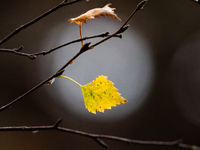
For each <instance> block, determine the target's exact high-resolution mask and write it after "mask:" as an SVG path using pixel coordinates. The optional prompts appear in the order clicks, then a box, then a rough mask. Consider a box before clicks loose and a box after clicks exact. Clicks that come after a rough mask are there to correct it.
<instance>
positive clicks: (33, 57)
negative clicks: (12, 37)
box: [0, 32, 122, 60]
mask: <svg viewBox="0 0 200 150" xmlns="http://www.w3.org/2000/svg"><path fill="white" fill-rule="evenodd" d="M107 36H109V32H105V33H101V34H98V35H93V36H89V37H84V38H80V39H77V40H73V41H70V42H67V43H65V44H62V45H60V46H57V47H55V48H52V49H50V50H47V51H42V52H36V53H32V54H29V53H24V52H21V50H22V49H23V46H21V47H19V48H14V49H5V48H0V52H7V53H14V54H17V55H21V56H25V57H28V58H30V59H32V60H34V59H36V58H37V57H38V56H40V55H43V56H44V55H47V54H50V53H51V52H54V51H56V50H58V49H60V48H62V47H65V46H68V45H70V44H73V43H76V42H80V41H84V40H88V39H93V38H98V37H102V38H104V37H107ZM115 37H118V38H121V37H122V35H120V34H119V35H116V36H115Z"/></svg>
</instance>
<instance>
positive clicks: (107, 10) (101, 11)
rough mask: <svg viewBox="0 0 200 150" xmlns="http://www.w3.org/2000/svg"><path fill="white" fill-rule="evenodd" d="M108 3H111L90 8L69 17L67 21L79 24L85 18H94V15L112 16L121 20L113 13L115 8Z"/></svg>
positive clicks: (83, 21)
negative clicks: (76, 15) (101, 6)
mask: <svg viewBox="0 0 200 150" xmlns="http://www.w3.org/2000/svg"><path fill="white" fill-rule="evenodd" d="M110 5H111V3H109V4H107V5H105V6H104V7H103V8H94V9H91V10H89V11H87V12H86V13H84V14H82V15H80V16H78V17H76V18H71V19H69V22H70V23H74V22H75V23H77V24H79V25H80V24H82V23H86V20H89V19H94V18H95V17H96V18H99V17H100V16H104V17H105V16H109V17H113V18H115V19H117V20H119V21H121V19H120V18H119V17H118V16H117V15H116V14H115V13H114V10H115V8H111V7H109V6H110Z"/></svg>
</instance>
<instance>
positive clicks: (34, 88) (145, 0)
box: [0, 0, 148, 112]
mask: <svg viewBox="0 0 200 150" xmlns="http://www.w3.org/2000/svg"><path fill="white" fill-rule="evenodd" d="M147 1H148V0H143V1H142V2H140V3H139V4H138V5H137V7H136V9H135V10H134V11H133V13H132V14H131V15H130V17H129V18H128V19H127V20H126V21H125V23H124V24H123V25H122V26H121V27H120V28H119V30H118V31H117V32H115V33H113V34H112V35H110V36H108V37H107V38H104V39H103V40H101V41H99V42H97V43H96V44H94V45H92V46H89V45H90V44H91V43H85V44H84V45H83V47H82V48H81V49H80V51H79V52H78V53H77V54H76V55H75V56H74V57H72V58H71V59H70V60H69V61H68V62H67V63H66V64H65V65H63V66H62V67H61V68H60V69H59V70H58V71H57V72H56V73H55V74H53V75H51V76H50V77H48V78H47V79H45V80H44V81H42V82H41V83H39V84H38V85H36V86H35V87H33V88H32V89H30V90H29V91H28V92H26V93H24V94H22V95H21V96H20V97H18V98H16V99H15V100H13V101H11V102H10V103H8V104H6V105H4V106H2V107H1V108H0V112H1V111H3V110H5V109H6V108H9V107H10V106H12V105H13V104H14V103H16V102H18V101H19V100H21V99H22V98H23V97H25V96H27V95H28V94H30V93H32V92H33V91H35V90H36V89H38V88H39V87H41V86H42V85H44V84H45V83H47V82H48V81H49V80H52V79H53V78H55V77H57V76H58V75H61V74H62V73H63V72H64V69H65V68H66V67H67V66H68V65H70V64H71V63H72V62H73V61H74V60H75V59H76V58H77V57H79V56H80V55H81V54H82V53H84V52H86V51H88V50H90V49H93V48H94V47H95V46H97V45H99V44H101V43H102V42H104V41H106V40H108V39H110V38H112V37H114V36H115V35H117V34H121V33H123V32H124V31H125V29H127V28H128V26H125V25H126V24H127V22H128V21H129V20H130V19H131V18H132V17H133V15H134V14H135V13H136V12H137V11H138V10H140V9H142V8H143V6H144V5H145V3H146V2H147ZM60 72H62V73H60Z"/></svg>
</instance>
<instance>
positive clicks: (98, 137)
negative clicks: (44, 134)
mask: <svg viewBox="0 0 200 150" xmlns="http://www.w3.org/2000/svg"><path fill="white" fill-rule="evenodd" d="M61 122H62V119H59V120H58V121H57V122H56V123H55V124H53V125H48V126H16V127H0V131H1V132H5V131H44V130H56V131H61V132H67V133H72V134H77V135H80V136H85V137H89V138H93V139H94V140H95V141H96V142H97V143H98V144H99V145H101V146H102V147H105V148H107V147H108V145H107V144H106V143H105V142H104V141H103V140H102V139H109V140H114V141H120V142H124V143H130V144H139V145H153V146H169V147H178V148H182V149H190V150H200V147H198V146H196V145H189V144H185V143H183V141H182V140H180V139H179V140H175V141H144V140H134V139H129V138H124V137H119V136H112V135H103V134H93V133H88V132H83V131H79V130H74V129H69V128H65V127H61V126H60V124H61Z"/></svg>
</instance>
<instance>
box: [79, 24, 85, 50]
mask: <svg viewBox="0 0 200 150" xmlns="http://www.w3.org/2000/svg"><path fill="white" fill-rule="evenodd" d="M81 25H82V24H79V31H80V37H81V39H82V38H83V36H82V30H81ZM83 45H84V44H83V41H81V47H83Z"/></svg>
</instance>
